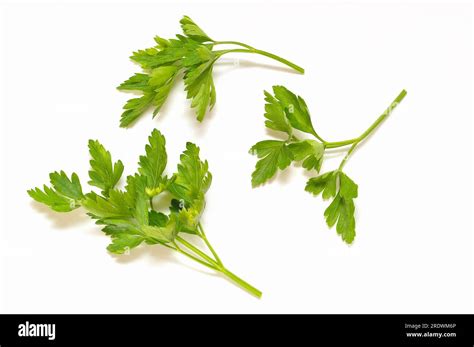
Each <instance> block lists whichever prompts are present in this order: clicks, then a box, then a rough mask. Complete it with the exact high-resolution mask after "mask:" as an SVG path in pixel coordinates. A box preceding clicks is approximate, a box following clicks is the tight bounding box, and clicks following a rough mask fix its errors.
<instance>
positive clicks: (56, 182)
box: [28, 129, 262, 297]
mask: <svg viewBox="0 0 474 347" xmlns="http://www.w3.org/2000/svg"><path fill="white" fill-rule="evenodd" d="M89 152H90V155H91V158H92V159H91V161H90V164H91V170H90V171H89V177H90V181H89V184H90V185H91V186H95V187H98V188H100V189H101V192H100V193H96V192H94V191H91V192H89V193H83V190H82V186H81V183H80V181H79V178H78V176H77V175H76V174H75V173H73V174H72V175H71V177H69V176H68V175H67V174H66V173H65V172H63V171H61V172H53V173H51V174H50V182H51V186H50V187H48V186H46V185H45V186H44V187H43V189H40V188H34V189H31V190H29V191H28V194H29V195H30V196H31V197H32V198H33V199H34V200H36V201H38V202H40V203H43V204H45V205H47V206H49V207H50V208H51V209H53V210H54V211H57V212H69V211H72V210H74V209H76V208H79V207H83V208H84V209H85V210H86V211H87V214H88V215H89V216H90V217H91V218H92V219H94V220H95V221H96V224H98V225H101V227H102V231H103V232H104V233H105V234H107V235H109V236H110V237H111V239H112V242H111V243H110V245H109V246H108V247H107V250H108V251H109V252H111V253H115V254H123V253H128V252H129V251H130V250H131V249H133V248H135V247H138V246H139V245H141V244H142V243H145V244H148V245H161V246H164V247H167V248H169V249H172V250H174V251H177V252H179V253H181V254H183V255H185V256H186V257H188V258H190V259H192V260H194V261H196V262H198V263H200V264H202V265H204V266H206V267H208V268H210V269H212V270H215V271H217V272H220V273H222V274H223V275H224V276H227V277H228V278H230V279H231V280H233V281H235V282H236V283H237V284H239V285H240V286H241V287H242V288H244V289H245V290H247V291H248V292H250V293H251V294H253V295H255V296H257V297H260V296H261V295H262V293H261V292H260V291H259V290H258V289H256V288H255V287H253V286H252V285H250V284H249V283H247V282H245V281H244V280H243V279H241V278H240V277H238V276H236V275H235V274H233V273H232V272H230V271H229V270H228V269H227V268H226V267H225V266H224V264H223V263H222V261H221V259H220V258H219V256H218V255H217V253H216V252H215V250H214V249H213V247H212V246H211V244H210V243H209V241H208V239H207V237H206V234H205V233H204V229H203V227H202V225H201V222H200V219H201V215H202V213H203V211H204V208H205V205H206V203H205V194H206V192H207V190H208V189H209V187H210V185H211V181H212V175H211V173H210V172H209V169H208V163H207V161H202V160H201V159H200V158H199V147H197V146H196V145H195V144H193V143H190V142H188V143H187V144H186V150H185V151H184V152H183V154H181V157H180V163H179V164H178V170H177V172H176V173H175V174H173V175H172V176H171V177H168V176H167V175H165V174H164V171H165V168H166V163H167V154H166V149H165V138H164V136H163V135H162V134H161V133H160V132H159V131H158V130H156V129H155V130H153V132H152V133H151V135H150V137H149V143H148V144H147V145H146V147H145V155H142V156H140V159H139V163H138V165H139V169H138V173H136V174H134V175H130V176H128V177H127V179H126V186H125V189H123V190H122V189H118V188H117V187H116V185H117V183H118V181H119V180H120V178H121V176H122V173H123V169H124V167H123V164H122V162H121V161H117V162H115V163H113V161H112V157H111V155H110V152H109V151H107V150H106V149H105V148H104V146H102V145H101V144H100V143H99V142H98V141H93V140H90V141H89ZM166 194H168V195H169V196H168V197H169V198H171V206H170V207H169V211H160V210H158V209H157V208H155V206H154V200H159V199H160V198H162V197H163V196H164V195H166ZM155 202H157V201H155ZM183 234H188V237H183ZM196 239H201V240H202V241H204V244H205V245H206V246H207V248H208V249H209V251H210V252H211V254H212V256H211V255H208V254H207V253H206V252H204V251H202V250H201V249H199V247H197V246H196V245H194V244H193V241H195V240H196Z"/></svg>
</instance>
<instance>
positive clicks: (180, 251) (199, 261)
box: [175, 243, 220, 271]
mask: <svg viewBox="0 0 474 347" xmlns="http://www.w3.org/2000/svg"><path fill="white" fill-rule="evenodd" d="M175 246H176V248H175V250H176V251H178V252H179V253H181V254H183V255H185V256H186V257H188V258H190V259H192V260H194V261H197V262H198V263H199V264H202V265H204V266H206V267H208V268H210V269H212V270H216V271H220V269H219V268H217V267H216V266H214V265H212V264H209V263H206V262H205V261H203V260H201V259H199V258H198V257H195V256H194V255H192V254H189V253H188V252H186V251H185V250H183V249H181V248H180V247H179V246H178V244H176V243H175Z"/></svg>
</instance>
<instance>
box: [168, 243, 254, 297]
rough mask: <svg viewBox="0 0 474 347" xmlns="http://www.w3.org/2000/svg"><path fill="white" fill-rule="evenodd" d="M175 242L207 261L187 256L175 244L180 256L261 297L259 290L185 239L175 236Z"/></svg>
mask: <svg viewBox="0 0 474 347" xmlns="http://www.w3.org/2000/svg"><path fill="white" fill-rule="evenodd" d="M175 240H176V241H178V242H180V243H181V244H183V245H184V246H185V247H186V248H188V249H190V250H191V251H193V252H194V253H196V254H197V255H199V256H200V257H202V258H203V259H205V260H207V261H204V260H202V259H199V258H197V257H195V256H194V255H192V254H189V253H188V252H186V251H185V250H183V249H181V248H180V247H179V245H178V244H177V243H176V242H175V243H174V244H175V246H176V250H177V251H178V252H179V253H181V254H184V255H185V256H187V257H188V258H190V259H193V260H194V261H197V262H198V263H200V264H202V265H204V266H206V267H208V268H210V269H213V270H215V271H218V272H220V273H222V274H223V275H225V276H227V277H228V278H230V279H231V280H232V281H234V282H235V283H237V284H238V285H239V286H240V287H242V288H243V289H245V290H246V291H248V292H249V293H251V294H253V295H255V296H256V297H258V298H260V297H261V296H262V292H261V291H260V290H258V289H257V288H255V287H254V286H252V285H251V284H250V283H248V282H246V281H244V280H243V279H242V278H240V277H239V276H237V275H236V274H234V273H232V272H231V271H229V270H227V269H226V268H225V267H224V266H223V265H222V263H216V261H214V260H213V259H212V258H210V257H209V256H208V255H207V254H205V253H204V252H202V251H201V250H200V249H198V248H197V247H195V246H193V245H192V244H191V243H189V242H188V241H186V240H185V239H183V238H182V237H180V236H176V239H175Z"/></svg>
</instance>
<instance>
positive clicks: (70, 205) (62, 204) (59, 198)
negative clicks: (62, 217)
mask: <svg viewBox="0 0 474 347" xmlns="http://www.w3.org/2000/svg"><path fill="white" fill-rule="evenodd" d="M28 195H29V196H30V197H31V198H32V199H34V200H36V201H37V202H39V203H42V204H45V205H46V206H49V207H50V208H51V209H52V210H54V211H56V212H70V211H72V210H74V209H76V208H78V207H79V206H80V205H79V204H78V203H77V202H76V201H74V200H73V199H69V198H67V197H65V196H63V195H60V194H58V193H57V192H56V191H55V190H53V189H51V188H49V187H47V186H46V185H45V186H44V187H43V191H42V190H41V189H40V188H34V189H30V190H28Z"/></svg>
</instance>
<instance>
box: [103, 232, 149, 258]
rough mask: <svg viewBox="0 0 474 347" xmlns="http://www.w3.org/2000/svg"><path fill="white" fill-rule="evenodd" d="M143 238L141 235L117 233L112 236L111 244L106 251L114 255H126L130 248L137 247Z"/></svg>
mask: <svg viewBox="0 0 474 347" xmlns="http://www.w3.org/2000/svg"><path fill="white" fill-rule="evenodd" d="M144 240H145V238H144V237H143V236H141V235H135V234H128V233H119V234H114V235H113V236H112V243H111V244H110V245H108V246H107V250H108V251H109V252H111V253H115V254H124V253H128V252H129V251H130V250H131V249H132V248H135V247H137V246H139V245H140V244H141V243H142V242H143V241H144Z"/></svg>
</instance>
